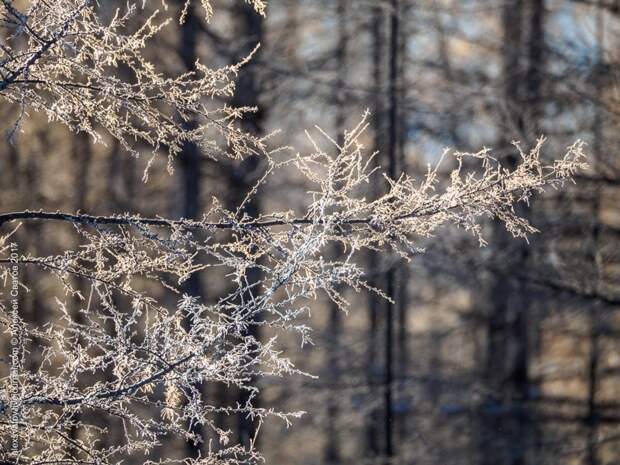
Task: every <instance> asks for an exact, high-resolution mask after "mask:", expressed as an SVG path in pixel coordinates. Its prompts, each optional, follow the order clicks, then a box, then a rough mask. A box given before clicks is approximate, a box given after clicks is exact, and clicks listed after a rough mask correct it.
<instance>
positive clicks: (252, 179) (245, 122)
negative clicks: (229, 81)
mask: <svg viewBox="0 0 620 465" xmlns="http://www.w3.org/2000/svg"><path fill="white" fill-rule="evenodd" d="M232 16H233V20H234V28H233V34H234V37H235V38H236V40H237V41H238V42H239V43H240V44H241V45H240V47H239V48H238V49H237V50H236V52H235V56H233V57H232V61H233V62H238V61H239V60H241V59H243V58H244V57H246V56H247V55H249V54H250V53H251V51H252V50H254V47H255V46H256V45H257V44H259V43H260V44H261V48H260V49H259V50H258V52H257V53H256V55H255V56H254V59H253V60H252V61H251V62H250V63H248V64H247V65H246V66H244V68H243V72H242V73H240V74H239V77H238V78H237V82H236V92H235V95H234V97H233V98H232V99H231V105H232V106H233V107H256V108H257V111H256V112H252V113H248V114H246V115H245V116H244V118H243V119H242V120H241V126H242V127H243V129H244V130H245V131H247V132H249V133H252V134H253V135H255V136H260V135H261V134H263V132H264V129H263V123H264V120H265V118H266V114H265V110H264V106H263V105H261V102H260V98H261V90H262V86H263V83H262V82H261V79H260V75H259V72H258V71H259V68H258V63H260V61H261V59H262V50H263V49H264V47H265V44H264V20H263V17H262V16H260V15H259V14H257V13H256V12H255V11H254V9H253V8H252V7H251V6H250V5H248V4H245V3H242V2H235V3H234V6H233V7H232ZM260 174H261V160H260V157H259V156H257V155H248V156H247V157H246V158H244V159H243V160H242V161H240V162H238V163H233V164H232V165H230V166H229V167H228V173H227V176H228V185H229V186H231V189H232V190H231V192H230V195H229V200H228V207H229V208H231V209H232V211H236V210H237V209H238V207H239V205H240V204H241V203H242V202H243V200H244V198H245V196H246V194H247V193H248V192H249V191H250V189H251V188H252V187H253V186H254V185H255V183H256V182H257V180H258V178H259V177H260ZM260 210H261V207H260V199H259V198H258V196H257V195H254V196H253V197H252V198H251V199H250V201H249V202H246V203H245V205H244V208H243V209H242V210H241V212H242V213H245V214H247V215H248V216H250V217H257V216H258V215H259V214H260ZM246 279H247V281H248V282H249V283H255V282H257V281H259V280H260V271H259V270H257V269H255V268H254V269H251V270H248V272H247V275H246ZM255 318H256V319H257V320H259V319H260V318H261V316H260V315H259V316H256V317H255ZM248 331H249V332H250V334H251V335H252V336H253V337H254V338H256V339H257V340H258V339H260V337H261V335H260V331H259V327H258V326H257V325H250V329H249V330H248ZM250 396H251V394H250V393H249V392H248V391H245V390H241V391H240V392H239V393H238V395H237V399H236V400H237V402H238V403H239V404H240V405H241V406H243V405H245V404H246V403H247V402H248V401H250V400H252V403H253V405H254V406H258V405H259V403H260V400H259V399H258V398H256V397H254V398H253V399H251V398H250ZM236 426H237V435H238V439H239V442H240V443H241V444H244V445H245V446H248V445H249V444H250V441H252V440H253V439H254V438H255V436H256V428H257V423H256V421H255V420H253V419H251V418H248V416H247V415H245V414H244V413H240V414H239V415H238V417H237V425H236ZM254 445H255V446H256V445H257V442H254Z"/></svg>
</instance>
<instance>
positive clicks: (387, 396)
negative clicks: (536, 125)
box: [383, 0, 401, 464]
mask: <svg viewBox="0 0 620 465" xmlns="http://www.w3.org/2000/svg"><path fill="white" fill-rule="evenodd" d="M400 13H401V10H400V0H391V2H390V39H389V50H388V56H389V58H388V60H389V75H388V101H387V118H388V121H387V124H388V128H387V134H388V139H387V148H386V150H387V164H388V166H387V171H388V175H389V177H390V178H391V179H396V178H397V176H398V170H399V166H398V129H399V115H400V111H399V105H398V103H399V102H398V99H399V90H398V83H399V51H400V50H399V43H398V42H399V37H400ZM398 274H399V273H398V267H397V266H395V265H394V264H390V266H389V269H388V271H387V273H386V294H387V296H388V297H389V299H391V301H390V300H388V301H386V303H385V326H384V344H385V353H384V356H385V361H384V370H385V372H384V379H383V389H384V393H383V395H384V414H385V418H384V425H383V427H384V431H383V433H384V438H385V449H384V451H385V463H386V464H390V463H391V461H392V457H393V456H394V434H393V433H394V431H393V428H394V421H393V420H394V316H395V310H396V306H395V304H394V303H392V302H394V301H396V300H397V299H398V294H399V284H400V283H399V282H398Z"/></svg>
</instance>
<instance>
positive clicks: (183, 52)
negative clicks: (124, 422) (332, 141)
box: [177, 0, 206, 457]
mask: <svg viewBox="0 0 620 465" xmlns="http://www.w3.org/2000/svg"><path fill="white" fill-rule="evenodd" d="M184 4H185V2H184V1H181V0H180V1H179V5H184ZM199 33H200V18H199V17H198V13H197V12H196V11H195V5H194V3H193V2H190V3H189V4H188V5H187V14H186V16H185V23H184V24H183V25H181V26H179V35H180V42H179V44H178V53H179V57H180V58H181V61H182V63H183V68H184V70H183V71H190V70H193V69H194V66H195V63H196V59H197V58H198V51H197V44H198V40H199V37H200V34H199ZM183 124H184V125H186V126H187V128H188V129H193V128H194V127H195V126H196V123H195V122H193V121H189V122H184V123H183ZM177 161H178V164H179V167H180V178H179V182H180V185H179V191H180V193H181V205H180V206H179V210H180V216H181V217H182V218H187V219H198V218H200V215H201V214H202V211H203V205H202V182H203V177H202V169H203V157H202V153H201V152H200V149H199V147H198V146H197V145H196V144H195V143H193V142H185V143H184V144H183V147H182V149H181V152H180V153H179V156H178V158H177ZM182 291H183V293H184V294H187V295H190V296H194V297H197V298H198V299H199V300H201V301H204V299H205V298H206V293H205V290H204V287H203V284H202V281H201V279H200V274H198V273H193V274H192V275H190V277H189V278H188V279H187V281H185V282H184V283H183V287H182ZM184 325H185V327H186V328H188V327H189V325H191V322H190V321H189V320H188V319H185V320H184ZM196 388H197V389H198V391H199V392H202V391H203V386H196ZM190 430H191V433H193V434H194V435H196V436H197V437H198V438H201V439H202V440H203V441H204V442H203V443H202V444H205V442H206V438H205V437H204V434H205V431H204V428H203V427H202V425H199V424H195V425H193V426H192V427H191V428H190ZM201 450H202V446H201V444H200V443H194V442H193V441H187V442H186V452H187V454H188V455H189V456H190V457H197V456H198V455H199V454H200V453H201Z"/></svg>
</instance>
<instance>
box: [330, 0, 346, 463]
mask: <svg viewBox="0 0 620 465" xmlns="http://www.w3.org/2000/svg"><path fill="white" fill-rule="evenodd" d="M336 10H337V12H336V16H337V21H338V22H337V24H338V25H337V28H338V40H337V43H336V62H337V65H336V66H337V78H336V86H335V94H336V95H335V96H334V97H335V102H336V105H337V108H336V118H335V124H334V126H335V131H336V134H337V142H338V145H339V146H341V147H342V146H343V145H344V131H345V129H346V128H345V124H346V115H347V98H346V84H347V51H348V40H349V32H348V28H347V14H348V0H338V3H337V6H336ZM338 252H339V251H338V249H337V248H336V247H334V258H337V255H338ZM341 332H342V315H341V310H340V309H339V308H338V306H337V305H336V304H335V303H332V304H331V308H330V318H329V328H328V329H327V332H326V334H327V337H328V338H329V341H328V345H327V350H328V353H327V361H328V367H327V370H328V377H329V382H330V384H331V388H330V389H329V392H328V400H327V428H326V436H325V439H326V441H325V444H326V445H325V461H326V463H327V464H338V463H340V461H341V453H340V437H339V434H338V433H339V428H338V420H339V417H340V409H339V407H338V406H339V403H340V387H339V385H340V378H341V372H340V371H341V368H340V358H341V357H342V353H341V351H342V347H341V343H340V336H341Z"/></svg>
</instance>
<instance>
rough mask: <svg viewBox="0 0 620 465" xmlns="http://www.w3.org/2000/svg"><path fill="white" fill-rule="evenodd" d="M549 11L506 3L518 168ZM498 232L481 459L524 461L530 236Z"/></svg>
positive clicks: (510, 135)
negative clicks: (524, 277) (519, 276)
mask: <svg viewBox="0 0 620 465" xmlns="http://www.w3.org/2000/svg"><path fill="white" fill-rule="evenodd" d="M544 12H545V4H544V1H543V0H511V1H510V2H507V3H506V5H505V6H504V11H503V18H502V21H503V30H504V39H503V41H504V42H503V47H502V60H503V66H502V76H503V99H504V102H505V111H506V112H507V115H506V116H507V118H508V119H507V120H508V121H509V127H508V128H502V129H501V130H502V134H503V140H502V141H501V142H500V144H501V147H502V148H504V149H506V150H507V151H508V155H507V156H506V157H505V159H504V164H505V166H506V167H507V168H508V169H514V168H515V167H516V166H517V164H518V162H519V155H518V154H516V153H515V150H514V149H513V148H512V147H511V146H510V141H511V140H513V139H517V140H518V139H521V140H522V141H523V138H524V137H525V140H524V141H523V142H524V143H526V144H530V143H532V142H533V139H534V138H533V137H532V134H534V133H535V132H538V125H539V123H540V118H541V109H542V108H543V103H542V81H543V76H544V73H543V69H544V64H545V62H544V48H545V36H544ZM526 13H527V16H526ZM526 26H527V27H526ZM524 30H525V31H527V32H528V34H527V35H525V34H524V33H523V31H524ZM518 208H520V207H518ZM520 209H521V211H520V213H521V214H522V216H524V217H527V216H528V214H527V212H526V211H525V210H524V209H522V208H520ZM493 236H494V237H493V243H494V244H495V247H497V250H498V251H499V252H498V254H501V255H502V256H503V257H506V258H505V259H503V260H502V262H503V269H502V270H501V272H499V273H494V274H493V276H492V277H491V282H490V292H489V295H488V300H489V301H488V303H487V305H488V306H489V310H488V320H487V353H486V357H487V360H486V366H485V381H486V388H487V390H488V395H487V399H486V402H485V405H483V407H482V411H481V414H482V419H483V427H482V431H481V440H482V444H481V445H482V447H481V451H480V452H481V463H482V464H483V465H491V464H493V465H520V464H524V463H527V457H528V450H529V445H530V442H531V433H532V431H531V418H530V414H529V407H528V404H527V402H528V397H529V391H530V384H529V361H530V360H529V359H530V354H529V352H530V351H529V339H530V337H529V333H530V329H531V328H530V312H531V303H532V302H530V301H529V299H528V295H529V292H527V289H526V288H525V285H524V283H523V282H521V281H518V280H515V279H514V278H512V277H511V276H513V275H514V274H515V273H516V272H517V271H519V272H521V273H522V272H523V270H524V269H526V270H527V266H528V253H529V252H528V248H527V246H526V244H525V243H523V241H520V242H514V240H513V239H512V237H511V236H510V235H509V234H508V233H507V232H506V231H505V229H504V227H503V226H502V225H500V224H498V223H496V224H495V225H494V228H493ZM526 273H527V271H526Z"/></svg>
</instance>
